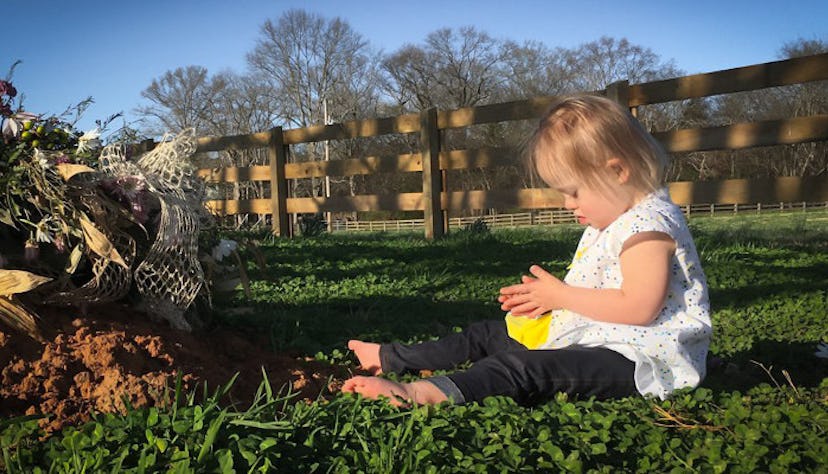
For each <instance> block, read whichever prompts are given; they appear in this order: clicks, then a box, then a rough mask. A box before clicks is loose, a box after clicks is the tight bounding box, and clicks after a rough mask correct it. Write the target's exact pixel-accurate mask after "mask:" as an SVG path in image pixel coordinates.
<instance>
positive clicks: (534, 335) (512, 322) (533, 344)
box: [506, 312, 552, 349]
mask: <svg viewBox="0 0 828 474" xmlns="http://www.w3.org/2000/svg"><path fill="white" fill-rule="evenodd" d="M551 318H552V313H551V312H550V313H545V314H543V315H541V316H538V317H537V318H528V317H526V316H512V313H507V314H506V332H508V333H509V337H511V338H512V339H514V340H516V341H517V342H519V343H521V344H523V345H524V346H526V347H528V348H529V349H537V348H538V347H540V346H541V345H542V344H543V343H545V342H546V338H547V337H548V336H549V322H550V319H551Z"/></svg>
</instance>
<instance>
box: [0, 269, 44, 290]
mask: <svg viewBox="0 0 828 474" xmlns="http://www.w3.org/2000/svg"><path fill="white" fill-rule="evenodd" d="M51 280H52V279H51V278H49V277H45V276H40V275H35V274H34V273H29V272H27V271H23V270H4V269H0V295H3V296H8V295H15V294H17V293H25V292H27V291H31V290H33V289H35V288H37V287H38V286H40V285H42V284H44V283H46V282H47V281H51Z"/></svg>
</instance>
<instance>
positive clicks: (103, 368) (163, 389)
mask: <svg viewBox="0 0 828 474" xmlns="http://www.w3.org/2000/svg"><path fill="white" fill-rule="evenodd" d="M39 314H40V316H41V328H42V332H43V337H44V340H45V341H44V342H38V341H36V340H34V339H32V338H31V337H29V336H27V335H25V334H22V333H20V332H17V331H14V330H11V329H9V328H8V327H6V326H5V325H2V324H0V367H2V373H0V377H2V379H0V382H2V385H0V420H2V419H6V418H9V417H12V416H18V415H24V414H27V415H32V414H48V415H49V416H48V418H44V419H42V420H41V421H40V424H41V426H42V427H43V428H44V429H45V430H46V432H47V433H52V432H54V431H56V430H60V429H62V428H63V427H65V426H67V425H77V424H80V423H83V422H85V421H88V420H89V419H90V418H91V415H92V413H93V412H121V413H123V412H124V410H125V404H124V399H126V400H128V401H129V403H130V404H131V405H132V406H133V407H136V408H137V407H147V406H164V405H165V404H167V403H169V400H170V398H171V392H172V391H174V388H175V384H176V379H177V377H178V376H179V375H180V377H181V381H182V387H183V389H184V390H185V393H189V391H191V390H194V389H199V390H200V389H202V388H203V384H204V383H206V384H207V388H208V390H209V391H210V393H213V392H214V391H215V390H216V389H217V388H218V387H220V386H222V385H224V384H226V383H227V382H228V381H229V380H230V379H231V378H232V376H233V375H234V374H235V373H237V372H238V374H239V375H238V378H237V380H236V381H235V383H234V384H233V386H232V387H231V390H230V393H229V394H228V396H227V399H226V400H224V401H225V402H226V403H233V404H236V406H238V407H239V408H240V409H244V407H245V405H249V403H250V402H251V400H252V398H253V395H254V394H255V392H256V389H257V388H258V386H259V384H260V383H261V382H262V380H263V375H262V369H263V368H264V370H265V372H266V373H267V376H268V380H269V381H270V384H271V386H272V387H273V388H274V390H277V389H279V388H280V387H286V386H287V385H290V387H291V389H292V390H293V391H294V392H297V394H298V397H297V399H300V400H301V399H316V398H317V397H319V396H320V395H322V396H325V395H327V394H330V393H332V392H334V391H337V390H338V387H339V386H341V382H342V380H344V379H345V378H347V377H349V376H350V373H349V370H348V368H346V367H342V366H332V365H330V364H326V363H323V362H319V361H314V360H310V359H306V358H305V359H303V358H298V357H296V356H293V355H291V354H280V353H275V352H273V351H272V350H271V349H270V348H269V346H268V344H267V343H266V342H264V341H260V340H256V337H255V336H250V335H246V334H242V333H236V332H230V331H227V330H221V331H194V332H192V333H190V332H184V331H180V330H176V329H172V328H170V327H168V326H166V325H164V324H162V323H156V322H153V321H150V320H149V319H148V317H147V316H146V314H144V313H141V312H138V311H134V310H130V309H128V308H126V307H121V306H110V307H107V308H104V309H100V308H99V309H96V310H94V311H92V310H90V313H89V314H87V315H83V314H82V313H81V312H80V311H79V310H73V309H66V308H60V309H54V308H52V309H45V310H40V311H39Z"/></svg>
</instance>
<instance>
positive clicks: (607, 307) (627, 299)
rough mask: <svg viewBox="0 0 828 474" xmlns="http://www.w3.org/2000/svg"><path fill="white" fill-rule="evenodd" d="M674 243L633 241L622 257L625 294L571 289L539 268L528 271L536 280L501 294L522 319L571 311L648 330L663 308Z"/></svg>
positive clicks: (660, 236)
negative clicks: (643, 326)
mask: <svg viewBox="0 0 828 474" xmlns="http://www.w3.org/2000/svg"><path fill="white" fill-rule="evenodd" d="M675 249H676V244H675V241H674V240H673V239H672V238H670V236H668V235H667V234H664V233H661V232H642V233H639V234H636V235H634V236H632V237H630V238H629V239H628V240H627V241H626V242H625V243H624V248H623V250H622V251H621V257H620V264H621V274H622V282H621V288H620V289H594V288H580V287H576V286H570V285H567V284H566V283H564V282H562V281H561V280H559V279H557V278H555V277H554V276H553V275H551V274H549V273H548V272H546V271H545V270H544V269H542V268H541V267H539V266H537V265H533V266H532V267H531V268H530V269H529V270H530V272H531V273H532V275H534V277H535V278H531V277H524V278H523V282H522V283H521V284H518V285H512V286H508V287H505V288H503V289H501V290H500V293H501V296H500V297H499V298H498V300H499V301H500V302H501V303H502V305H501V308H502V309H503V310H504V311H511V312H512V314H514V315H518V316H531V317H535V316H539V315H541V314H543V313H545V312H547V311H550V310H553V309H560V308H564V309H568V310H570V311H574V312H576V313H578V314H582V315H584V316H587V317H589V318H592V319H595V320H597V321H605V322H610V323H622V324H636V325H646V324H649V323H651V322H652V321H653V320H654V319H655V318H656V317H657V316H658V313H659V311H661V308H662V307H663V306H664V300H665V299H666V297H667V290H668V287H669V279H670V262H671V259H672V256H673V254H674V253H675Z"/></svg>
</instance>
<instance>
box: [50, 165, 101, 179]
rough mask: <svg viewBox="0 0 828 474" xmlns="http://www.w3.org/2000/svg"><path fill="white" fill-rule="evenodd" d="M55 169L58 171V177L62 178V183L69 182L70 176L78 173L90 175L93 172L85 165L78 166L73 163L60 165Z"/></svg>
mask: <svg viewBox="0 0 828 474" xmlns="http://www.w3.org/2000/svg"><path fill="white" fill-rule="evenodd" d="M55 167H56V168H57V170H58V174H60V177H61V178H63V180H64V181H69V180H70V179H71V178H72V176H75V175H76V174H78V173H92V172H94V171H95V170H93V169H92V168H90V167H88V166H86V165H78V164H74V163H61V164H59V165H56V166H55Z"/></svg>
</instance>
